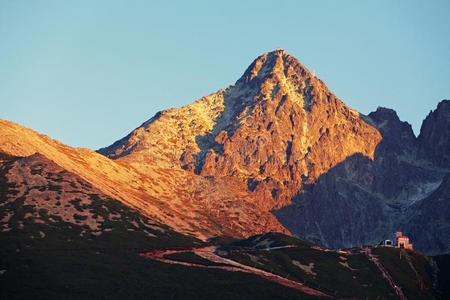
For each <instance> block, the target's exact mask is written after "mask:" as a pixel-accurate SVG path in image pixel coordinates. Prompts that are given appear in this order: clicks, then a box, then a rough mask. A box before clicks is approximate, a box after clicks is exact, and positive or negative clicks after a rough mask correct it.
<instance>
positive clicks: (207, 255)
mask: <svg viewBox="0 0 450 300" xmlns="http://www.w3.org/2000/svg"><path fill="white" fill-rule="evenodd" d="M289 247H292V246H289ZM277 248H278V247H277ZM215 250H216V247H215V246H209V247H203V248H194V249H186V250H155V251H150V252H144V253H140V254H139V255H141V256H144V257H147V258H151V259H154V260H158V261H161V262H164V263H169V264H178V265H183V266H189V267H200V268H209V269H221V270H226V271H232V272H236V271H239V272H245V273H251V274H255V275H257V276H260V277H262V278H264V279H267V280H270V281H273V282H276V283H278V284H281V285H284V286H287V287H290V288H294V289H297V290H299V291H302V292H304V293H306V294H309V295H313V296H320V297H329V298H332V297H331V296H330V295H327V294H325V293H323V292H321V291H318V290H315V289H312V288H310V287H307V286H305V285H303V284H301V283H299V282H296V281H292V280H289V279H287V278H284V277H281V276H279V275H276V274H273V273H270V272H267V271H264V270H261V269H258V268H254V267H250V266H247V265H244V264H241V263H238V262H236V261H234V260H231V259H228V258H224V257H221V256H219V255H217V254H216V253H215ZM181 252H191V253H194V254H196V255H198V256H200V257H202V258H204V259H207V260H209V261H212V262H215V263H219V264H227V265H228V266H205V265H200V264H195V263H188V262H182V261H176V260H171V259H168V258H165V257H164V256H165V255H168V254H173V253H181Z"/></svg>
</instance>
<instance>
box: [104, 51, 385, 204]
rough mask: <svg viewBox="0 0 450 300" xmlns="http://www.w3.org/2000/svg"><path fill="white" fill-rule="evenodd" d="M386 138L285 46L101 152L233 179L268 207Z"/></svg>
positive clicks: (287, 199)
mask: <svg viewBox="0 0 450 300" xmlns="http://www.w3.org/2000/svg"><path fill="white" fill-rule="evenodd" d="M380 140H381V136H380V134H379V132H378V131H377V130H376V129H375V128H373V127H371V126H370V125H368V124H367V123H366V122H364V121H363V120H362V119H361V118H360V114H359V113H358V112H356V111H354V110H352V109H350V108H348V107H347V106H345V105H344V104H343V103H342V101H340V100H339V99H337V98H336V97H335V96H334V95H333V94H332V93H331V92H330V91H329V90H328V88H327V87H326V86H325V84H324V83H323V82H322V81H320V80H319V79H317V78H316V77H315V76H313V75H312V74H311V73H310V72H309V71H308V70H307V69H306V68H305V67H304V66H303V65H301V64H300V63H299V62H298V60H297V59H295V58H294V57H292V56H291V55H288V54H286V53H285V52H284V50H281V49H279V50H276V51H274V52H269V53H266V54H264V55H262V56H260V57H258V58H257V59H256V60H255V61H254V62H253V63H252V64H251V65H250V67H249V68H248V69H247V70H246V71H245V73H244V75H243V76H242V77H241V78H240V79H239V80H238V81H237V82H236V84H235V85H233V86H230V87H228V88H227V89H224V90H220V91H218V92H217V93H214V94H211V95H209V96H207V97H204V98H201V99H199V100H198V101H196V102H194V103H193V104H191V105H187V106H185V107H182V108H180V109H171V110H167V111H163V112H161V113H158V114H157V115H156V116H155V117H153V118H152V119H150V120H149V121H147V122H145V123H144V124H143V125H142V126H141V127H139V128H137V129H136V130H134V131H133V132H132V133H130V135H128V136H127V137H125V138H124V139H122V140H120V141H118V142H116V143H114V144H113V145H111V146H110V147H107V148H103V149H100V150H99V153H102V154H104V155H107V156H108V157H110V158H113V159H119V160H121V161H126V162H129V163H131V164H133V165H143V164H146V163H150V162H153V161H156V162H157V163H159V164H164V165H166V166H171V167H174V168H183V169H186V170H189V171H191V172H195V173H197V174H200V175H203V176H214V177H233V179H234V180H233V181H234V182H235V184H236V189H239V190H247V191H248V192H250V193H251V194H252V195H253V196H254V199H255V201H257V202H258V205H259V206H260V207H262V208H264V209H265V210H270V209H272V208H277V207H282V206H285V205H287V204H289V203H290V201H291V198H292V197H293V196H294V195H295V194H297V193H298V192H299V191H300V190H301V186H302V184H305V183H312V182H315V181H316V180H317V178H318V177H319V176H320V175H321V174H323V173H325V172H327V171H328V170H329V169H330V168H332V167H333V166H335V165H336V164H337V163H339V162H341V161H343V160H344V159H345V158H346V157H348V156H350V155H352V154H355V153H362V154H363V155H365V156H368V157H371V158H372V157H373V153H374V151H375V147H376V145H377V144H378V143H379V141H380ZM235 179H237V180H235Z"/></svg>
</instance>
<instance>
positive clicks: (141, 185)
mask: <svg viewBox="0 0 450 300" xmlns="http://www.w3.org/2000/svg"><path fill="white" fill-rule="evenodd" d="M0 152H4V153H6V154H10V155H14V156H29V155H32V154H34V153H36V152H38V153H41V154H42V155H44V156H45V157H47V158H48V159H50V160H52V161H54V162H55V163H56V164H58V165H59V166H61V167H62V168H64V169H66V170H68V171H70V172H73V173H75V174H77V175H79V176H80V177H81V178H83V179H84V180H86V181H88V182H89V183H91V184H92V185H94V186H95V187H97V188H98V189H100V190H101V191H102V192H104V193H105V194H107V195H109V196H111V197H113V198H116V199H119V200H120V201H122V202H123V203H125V204H127V205H129V206H131V207H134V208H136V209H138V210H139V211H141V212H142V213H143V214H144V215H146V216H149V217H152V218H153V219H155V220H157V221H159V222H161V223H164V224H167V225H169V226H171V227H172V228H173V229H174V230H176V231H179V232H181V233H191V234H194V235H196V236H197V237H201V238H204V237H207V236H211V235H215V234H228V235H233V236H237V237H244V236H249V235H252V234H256V233H261V232H265V231H281V232H287V231H286V230H285V229H284V228H283V227H282V226H281V225H280V224H279V223H278V221H277V220H276V219H275V217H274V216H273V215H272V214H270V213H268V212H266V211H262V210H260V209H259V208H258V207H256V206H255V205H254V204H253V203H252V198H251V197H250V196H249V195H248V194H247V193H246V192H245V191H241V192H236V191H233V190H232V189H231V187H230V184H229V183H228V182H226V181H223V180H220V179H211V178H204V177H201V176H197V175H193V174H192V173H188V172H187V171H184V170H182V169H171V168H164V167H159V166H156V165H152V164H146V166H145V169H141V170H137V169H136V168H135V167H133V166H131V165H130V164H128V163H127V162H116V161H112V160H110V159H109V158H107V157H104V156H102V155H100V154H98V153H96V152H94V151H92V150H89V149H84V148H72V147H69V146H67V145H64V144H62V143H60V142H58V141H56V140H52V139H51V138H49V137H48V136H45V135H41V134H38V133H37V132H35V131H33V130H31V129H28V128H25V127H23V126H20V125H18V124H15V123H13V122H9V121H5V120H0ZM144 171H145V173H144Z"/></svg>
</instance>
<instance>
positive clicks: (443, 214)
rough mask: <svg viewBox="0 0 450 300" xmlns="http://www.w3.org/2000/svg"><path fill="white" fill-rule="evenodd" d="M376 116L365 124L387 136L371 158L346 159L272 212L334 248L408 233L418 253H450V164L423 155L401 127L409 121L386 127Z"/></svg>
mask: <svg viewBox="0 0 450 300" xmlns="http://www.w3.org/2000/svg"><path fill="white" fill-rule="evenodd" d="M377 112H378V111H377ZM394 113H395V112H394ZM372 114H374V113H372ZM372 114H371V115H369V116H370V117H371V118H369V119H368V120H367V119H366V122H371V121H373V120H374V119H375V121H378V123H377V122H375V127H377V129H378V130H379V131H380V133H381V134H382V137H383V139H382V141H381V142H380V143H379V144H378V145H377V147H376V150H375V154H374V159H373V160H371V159H370V158H368V157H366V156H364V155H362V154H361V153H356V154H354V155H352V156H349V157H347V158H346V159H345V160H344V161H342V162H341V163H339V164H337V165H336V166H334V167H333V168H332V169H330V170H329V171H328V172H327V173H324V174H322V175H321V176H320V177H319V178H318V180H317V181H316V182H315V183H313V184H309V185H303V186H302V191H301V192H299V193H298V194H297V195H296V196H294V197H293V198H292V205H289V206H286V207H283V208H281V209H279V210H274V211H272V213H273V214H274V215H275V216H276V217H277V219H278V220H279V221H280V223H281V224H282V225H283V226H285V227H286V228H287V229H288V230H290V231H291V232H292V233H293V234H294V235H295V236H297V237H299V238H301V239H306V240H309V241H312V242H314V243H317V244H321V245H323V246H326V247H330V248H335V249H336V248H349V247H354V246H359V245H374V244H378V243H379V242H380V241H381V240H385V239H393V237H394V233H395V232H396V231H404V232H405V233H406V234H407V235H408V236H409V237H410V238H411V240H412V242H413V243H414V247H415V248H416V249H418V250H420V251H423V252H425V253H427V254H436V253H445V252H448V251H450V223H449V222H448V221H445V220H446V219H448V215H450V211H449V210H450V209H449V205H448V203H449V202H448V201H449V199H448V196H445V193H443V192H442V190H448V189H449V186H450V181H449V180H444V181H443V180H442V178H443V177H444V176H445V173H446V172H449V170H448V169H447V170H446V169H442V166H436V165H434V164H432V163H431V162H430V161H429V160H427V159H424V158H421V157H419V155H418V154H417V148H418V145H417V139H416V138H415V136H414V135H413V133H412V130H410V133H409V132H408V131H409V130H408V128H406V130H405V128H403V129H401V128H400V129H399V128H398V126H401V125H405V123H406V122H403V124H400V125H399V124H392V122H391V124H389V123H388V124H387V125H386V122H383V121H384V120H383V119H379V120H376V119H377V115H375V114H374V115H372ZM395 117H396V115H395ZM396 118H397V119H398V117H396ZM395 122H397V123H398V122H399V120H398V121H396V120H394V121H393V123H395ZM372 123H374V122H372ZM380 124H382V125H384V126H385V128H383V127H380V126H379V125H380ZM406 124H407V123H406ZM371 125H372V126H374V124H371ZM389 125H391V126H389ZM392 125H395V126H394V128H392ZM408 126H409V124H408ZM409 127H410V126H409ZM435 191H436V192H435ZM438 191H441V192H440V193H439V194H436V193H438ZM447 195H448V194H447ZM445 197H446V198H447V199H445ZM445 200H447V201H446V204H444V202H443V201H445ZM430 205H432V206H433V207H439V209H436V208H431V207H430Z"/></svg>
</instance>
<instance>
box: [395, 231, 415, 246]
mask: <svg viewBox="0 0 450 300" xmlns="http://www.w3.org/2000/svg"><path fill="white" fill-rule="evenodd" d="M395 235H396V236H397V248H402V249H409V250H413V244H411V243H410V242H409V237H407V236H405V235H403V234H402V233H401V232H397V233H395Z"/></svg>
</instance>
